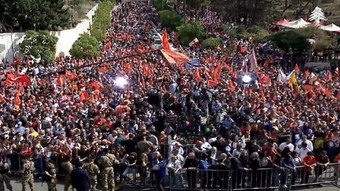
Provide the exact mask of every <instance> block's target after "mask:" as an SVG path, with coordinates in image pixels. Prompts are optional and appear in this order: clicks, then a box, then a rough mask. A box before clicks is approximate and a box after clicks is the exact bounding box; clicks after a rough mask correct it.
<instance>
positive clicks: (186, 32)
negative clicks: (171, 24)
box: [177, 22, 205, 45]
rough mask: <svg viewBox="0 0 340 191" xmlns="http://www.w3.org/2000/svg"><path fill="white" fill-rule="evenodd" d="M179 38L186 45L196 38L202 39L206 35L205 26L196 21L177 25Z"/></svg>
mask: <svg viewBox="0 0 340 191" xmlns="http://www.w3.org/2000/svg"><path fill="white" fill-rule="evenodd" d="M177 31H178V34H179V38H180V40H181V42H182V44H184V45H188V44H189V43H190V42H191V41H192V40H193V39H194V38H198V39H201V38H202V36H203V35H205V29H204V27H203V26H202V25H201V24H199V23H195V22H191V23H185V24H182V25H181V26H179V27H177Z"/></svg>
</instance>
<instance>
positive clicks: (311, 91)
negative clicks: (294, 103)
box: [304, 85, 316, 97]
mask: <svg viewBox="0 0 340 191" xmlns="http://www.w3.org/2000/svg"><path fill="white" fill-rule="evenodd" d="M304 87H305V89H306V91H307V92H308V93H309V95H311V96H312V97H314V96H315V95H316V94H315V92H314V90H313V87H312V86H311V85H304Z"/></svg>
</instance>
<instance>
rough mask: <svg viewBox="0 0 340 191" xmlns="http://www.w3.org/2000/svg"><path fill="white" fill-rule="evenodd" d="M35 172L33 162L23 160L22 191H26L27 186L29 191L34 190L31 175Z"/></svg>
mask: <svg viewBox="0 0 340 191" xmlns="http://www.w3.org/2000/svg"><path fill="white" fill-rule="evenodd" d="M34 171H35V167H34V162H33V161H29V160H28V159H25V161H24V164H23V177H22V191H26V190H27V185H29V187H30V188H31V191H33V190H34V187H33V185H34V176H33V173H34Z"/></svg>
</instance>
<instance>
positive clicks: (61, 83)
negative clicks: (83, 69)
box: [57, 75, 65, 87]
mask: <svg viewBox="0 0 340 191" xmlns="http://www.w3.org/2000/svg"><path fill="white" fill-rule="evenodd" d="M64 83H65V75H59V76H58V78H57V85H58V86H59V87H63V86H64Z"/></svg>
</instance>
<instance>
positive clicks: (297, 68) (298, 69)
mask: <svg viewBox="0 0 340 191" xmlns="http://www.w3.org/2000/svg"><path fill="white" fill-rule="evenodd" d="M295 72H296V73H300V68H299V66H298V65H297V64H295Z"/></svg>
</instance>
